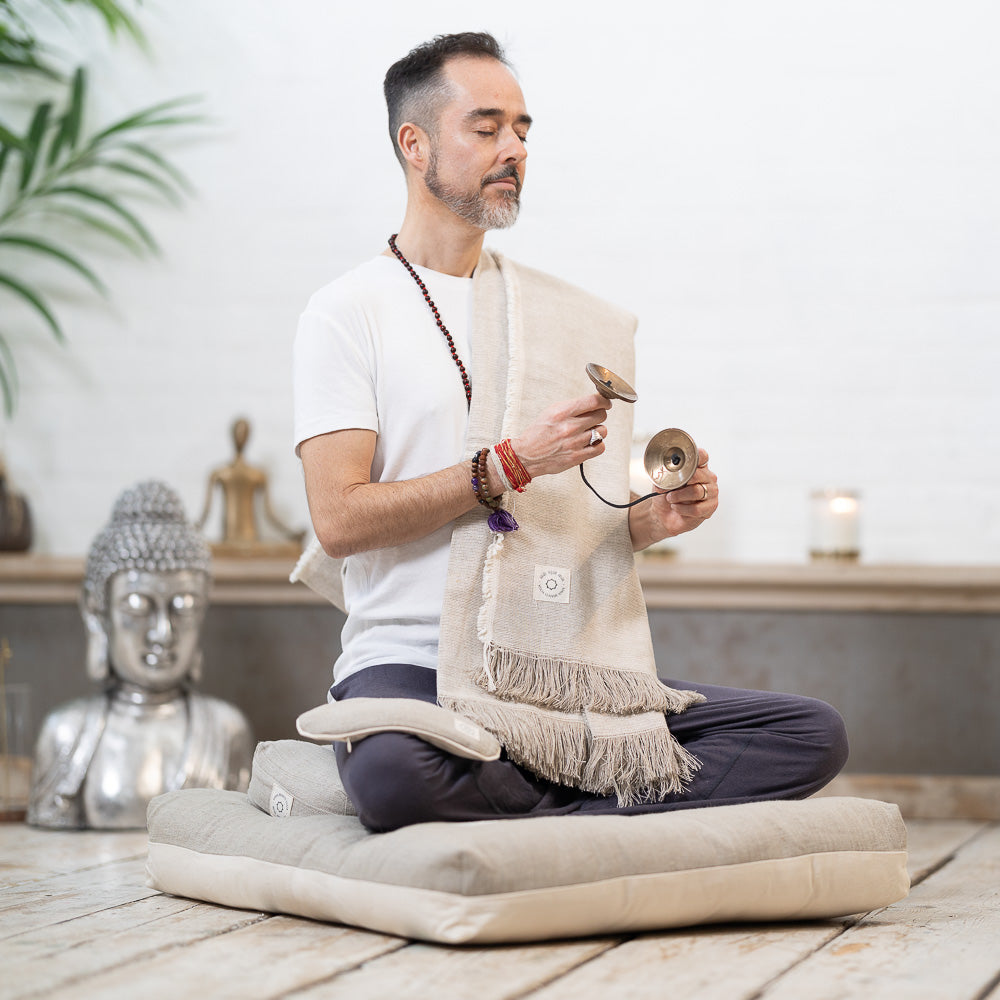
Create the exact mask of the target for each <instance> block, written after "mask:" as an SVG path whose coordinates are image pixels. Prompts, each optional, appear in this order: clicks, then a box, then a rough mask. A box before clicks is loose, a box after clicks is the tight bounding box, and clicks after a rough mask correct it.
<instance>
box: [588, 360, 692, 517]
mask: <svg viewBox="0 0 1000 1000" xmlns="http://www.w3.org/2000/svg"><path fill="white" fill-rule="evenodd" d="M587 376H588V377H589V378H590V381H591V382H593V383H594V385H595V386H596V388H597V391H598V392H599V393H600V394H601V395H602V396H603V397H604V398H605V399H621V400H624V401H625V402H626V403H634V402H635V401H636V400H637V399H638V398H639V396H638V394H637V393H636V391H635V389H633V388H632V386H630V385H629V384H628V382H626V381H625V380H624V379H623V378H621V377H620V376H618V375H616V374H615V373H614V372H613V371H610V370H609V369H607V368H605V367H603V366H602V365H595V364H593V363H591V364H589V365H587ZM642 464H643V467H644V468H645V470H646V474H647V475H648V476H649V478H650V479H652V480H653V482H654V483H655V484H656V485H657V487H659V489H658V490H657V491H656V492H653V493H647V494H646V495H645V496H644V497H639V499H638V500H633V501H631V502H630V503H612V502H611V501H610V500H605V499H604V497H602V496H601V494H600V493H598V492H597V490H595V489H594V487H593V486H592V485H591V484H590V482H589V481H588V480H587V477H586V475H585V474H584V471H583V463H582V462H581V463H580V478H581V479H582V480H583V481H584V483H585V484H586V486H587V488H588V489H589V490H590V491H591V493H593V494H594V496H596V497H597V499H598V500H600V501H601V502H602V503H606V504H607V505H608V506H609V507H617V508H618V509H619V510H626V509H628V508H629V507H634V506H635V505H636V504H640V503H642V502H643V501H644V500H651V499H652V498H653V497H657V496H660V495H661V493H670V492H672V491H673V490H679V489H680V488H681V487H682V486H684V485H686V484H687V483H688V482H689V481H690V479H691V477H692V476H693V475H694V474H695V470H696V469H697V468H698V446H697V445H696V444H695V443H694V440H693V439H692V437H691V435H690V434H688V433H686V432H685V431H682V430H681V429H680V428H678V427H668V428H666V429H665V430H662V431H660V432H659V433H658V434H655V435H653V437H652V439H651V440H650V442H649V444H647V445H646V451H645V453H644V454H643V457H642Z"/></svg>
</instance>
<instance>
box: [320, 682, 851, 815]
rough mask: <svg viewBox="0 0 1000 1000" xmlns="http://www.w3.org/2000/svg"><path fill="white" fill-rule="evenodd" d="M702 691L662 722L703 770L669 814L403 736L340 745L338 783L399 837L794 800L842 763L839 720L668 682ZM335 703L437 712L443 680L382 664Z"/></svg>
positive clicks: (799, 701)
mask: <svg viewBox="0 0 1000 1000" xmlns="http://www.w3.org/2000/svg"><path fill="white" fill-rule="evenodd" d="M667 683H668V684H669V685H670V686H671V687H675V688H684V689H693V690H696V691H700V692H701V693H702V694H704V695H705V696H706V698H707V701H706V702H704V703H702V704H699V705H694V706H692V707H691V708H689V709H687V711H685V712H682V713H681V714H680V715H671V716H668V717H667V722H668V724H669V726H670V730H671V732H672V733H673V734H674V736H676V737H677V739H678V740H679V741H680V742H681V743H682V744H683V745H684V746H685V747H686V748H687V749H688V750H689V751H691V753H693V754H694V755H695V756H696V757H697V758H698V759H699V760H700V761H701V767H700V769H699V770H698V771H697V772H696V774H695V776H694V778H693V780H692V781H691V782H690V784H689V785H688V787H687V788H686V789H685V791H684V792H682V793H677V794H674V795H669V796H667V797H666V798H665V799H664V800H663V801H662V802H650V803H644V804H642V805H635V806H628V807H625V808H620V807H619V806H618V804H617V801H616V800H615V798H614V796H599V795H593V794H591V793H588V792H582V791H580V790H579V789H575V788H567V787H565V786H562V785H554V784H552V783H550V782H547V781H543V780H541V779H539V778H536V777H535V776H534V775H532V774H531V772H529V771H527V770H525V769H524V768H522V767H519V766H518V765H517V764H515V763H513V762H512V761H510V760H508V759H506V756H502V757H501V759H500V760H498V761H487V762H481V761H471V760H466V759H465V758H462V757H456V756H454V755H453V754H449V753H447V752H446V751H444V750H440V749H438V748H437V747H434V746H432V745H431V744H429V743H425V742H424V741H423V740H421V739H419V738H417V737H415V736H409V735H406V734H403V733H380V734H377V735H374V736H369V737H367V738H366V739H364V740H361V741H359V742H357V743H354V744H353V748H352V750H351V751H350V752H348V751H347V748H346V747H345V746H344V745H343V744H338V745H337V763H338V765H339V767H340V774H341V780H342V781H343V783H344V787H345V789H346V790H347V793H348V794H349V795H350V797H351V800H352V802H353V803H354V805H355V806H356V808H357V810H358V815H359V817H360V818H361V821H362V822H363V823H364V824H365V826H367V827H368V828H369V829H371V830H376V831H384V830H394V829H396V828H398V827H401V826H407V825H409V824H411V823H422V822H430V821H433V820H480V819H503V818H514V817H520V816H551V815H558V814H561V813H571V812H580V813H588V814H599V813H622V814H635V813H644V812H663V811H665V810H669V809H685V808H692V807H696V806H710V805H734V804H736V803H739V802H753V801H758V800H763V799H799V798H805V797H806V796H808V795H811V794H812V793H813V792H815V791H817V790H818V789H820V788H822V787H823V786H824V785H825V784H827V783H828V782H829V781H830V780H831V779H832V778H833V777H834V776H835V775H836V774H837V773H838V772H839V771H840V769H841V768H842V767H843V766H844V763H845V762H846V760H847V736H846V732H845V730H844V723H843V720H842V719H841V717H840V715H839V714H838V713H837V712H836V711H835V710H834V709H833V708H831V707H830V706H829V705H827V704H826V703H825V702H822V701H818V700H816V699H814V698H805V697H800V696H798V695H788V694H776V693H774V692H770V691H747V690H742V689H740V688H729V687H719V686H716V685H710V684H695V683H690V682H688V681H673V680H671V681H667ZM332 694H333V697H334V698H336V699H337V700H338V701H339V700H341V699H343V698H357V697H368V698H373V697H374V698H378V697H383V698H385V697H392V698H416V699H418V700H421V701H428V702H432V703H433V702H435V701H436V698H437V685H436V674H435V673H434V671H433V670H428V669H426V668H424V667H415V666H411V665H408V664H382V665H380V666H375V667H369V668H367V669H365V670H362V671H360V672H359V673H357V674H354V675H353V676H351V677H348V678H347V679H346V680H344V681H342V682H341V683H340V684H338V685H336V686H335V687H334V688H333V689H332Z"/></svg>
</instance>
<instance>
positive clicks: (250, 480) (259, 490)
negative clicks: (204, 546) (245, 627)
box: [195, 417, 305, 559]
mask: <svg viewBox="0 0 1000 1000" xmlns="http://www.w3.org/2000/svg"><path fill="white" fill-rule="evenodd" d="M232 434H233V447H234V448H235V450H236V454H235V456H234V458H233V460H232V461H231V462H230V463H229V464H228V465H223V466H220V467H219V468H217V469H213V470H212V474H211V476H210V477H209V480H208V491H207V492H206V494H205V506H204V509H203V510H202V512H201V517H199V518H198V520H197V521H196V522H195V527H196V528H198V529H199V530H200V529H203V528H204V527H205V523H206V522H207V521H208V516H209V514H210V513H211V511H212V500H213V495H214V493H215V492H216V487H218V489H219V490H220V491H221V492H222V501H223V505H222V539H221V541H218V542H213V543H212V553H213V554H214V555H217V556H236V557H256V558H267V557H269V556H270V557H282V556H283V557H291V558H293V559H294V558H298V556H299V554H300V553H301V552H302V539H303V538H304V537H305V532H304V531H293V530H292V529H291V528H289V527H287V526H286V525H284V524H282V522H281V520H280V518H279V517H278V515H277V514H275V512H274V509H273V508H272V507H271V498H270V496H269V494H268V481H267V473H266V472H265V471H264V470H263V469H259V468H257V466H255V465H251V464H250V463H249V462H247V460H246V459H245V458H244V457H243V452H244V450H245V449H246V446H247V441H248V440H249V438H250V423H249V421H248V420H246V419H245V418H244V417H240V418H239V419H238V420H236V421H235V422H234V423H233V427H232ZM258 505H259V506H260V508H261V510H262V511H263V514H264V517H265V519H266V521H267V522H268V523H269V525H270V527H271V529H272V531H275V532H277V534H278V535H279V536H280V537H281V538H282V539H283V541H276V542H274V541H267V540H266V539H264V538H262V537H261V534H260V531H259V529H258V527H257V508H258Z"/></svg>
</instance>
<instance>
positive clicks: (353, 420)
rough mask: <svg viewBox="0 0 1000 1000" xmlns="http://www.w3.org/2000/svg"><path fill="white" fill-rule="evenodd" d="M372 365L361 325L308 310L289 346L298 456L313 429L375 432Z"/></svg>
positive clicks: (313, 432)
mask: <svg viewBox="0 0 1000 1000" xmlns="http://www.w3.org/2000/svg"><path fill="white" fill-rule="evenodd" d="M374 368H375V365H374V358H373V352H372V344H371V340H370V338H369V337H368V336H367V332H366V331H365V329H364V328H363V326H362V324H360V323H357V322H350V321H349V320H348V321H337V320H334V319H333V318H331V317H330V316H328V315H326V314H325V313H323V312H319V311H317V310H314V309H312V308H307V309H306V311H305V312H304V313H303V314H302V316H301V317H300V318H299V326H298V330H297V332H296V334H295V343H294V347H293V350H292V389H293V397H294V401H295V453H296V455H297V454H298V453H299V445H301V444H302V442H303V441H305V440H307V439H308V438H311V437H315V436H316V435H317V434H328V433H330V431H342V430H347V429H349V428H361V429H363V430H371V431H375V432H376V433H378V407H377V405H376V395H375V373H374Z"/></svg>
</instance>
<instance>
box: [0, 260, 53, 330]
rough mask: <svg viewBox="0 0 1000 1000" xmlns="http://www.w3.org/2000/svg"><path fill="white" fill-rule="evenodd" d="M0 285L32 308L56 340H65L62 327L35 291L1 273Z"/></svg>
mask: <svg viewBox="0 0 1000 1000" xmlns="http://www.w3.org/2000/svg"><path fill="white" fill-rule="evenodd" d="M0 285H4V286H5V287H7V288H8V289H10V291H12V292H13V293H14V294H15V295H17V296H18V297H19V298H21V299H23V300H24V301H25V302H27V303H28V304H29V305H30V306H32V307H33V308H34V310H35V311H36V312H37V313H38V314H39V315H40V316H41V317H42V319H44V320H45V323H46V325H47V326H48V327H49V329H50V330H51V331H52V333H53V335H54V336H55V338H56V340H59V341H65V339H66V338H65V336H64V335H63V332H62V327H61V326H60V325H59V321H58V320H57V319H56V317H55V315H54V314H53V312H52V310H51V309H50V308H49V307H48V305H46V303H45V300H44V299H43V298H42V297H41V296H40V295H39V294H38V293H37V292H36V291H34V290H33V289H31V288H29V287H28V286H27V285H25V284H23V283H22V282H20V281H18V280H17V278H13V277H11V276H10V275H9V274H4V273H3V272H2V271H0Z"/></svg>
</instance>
